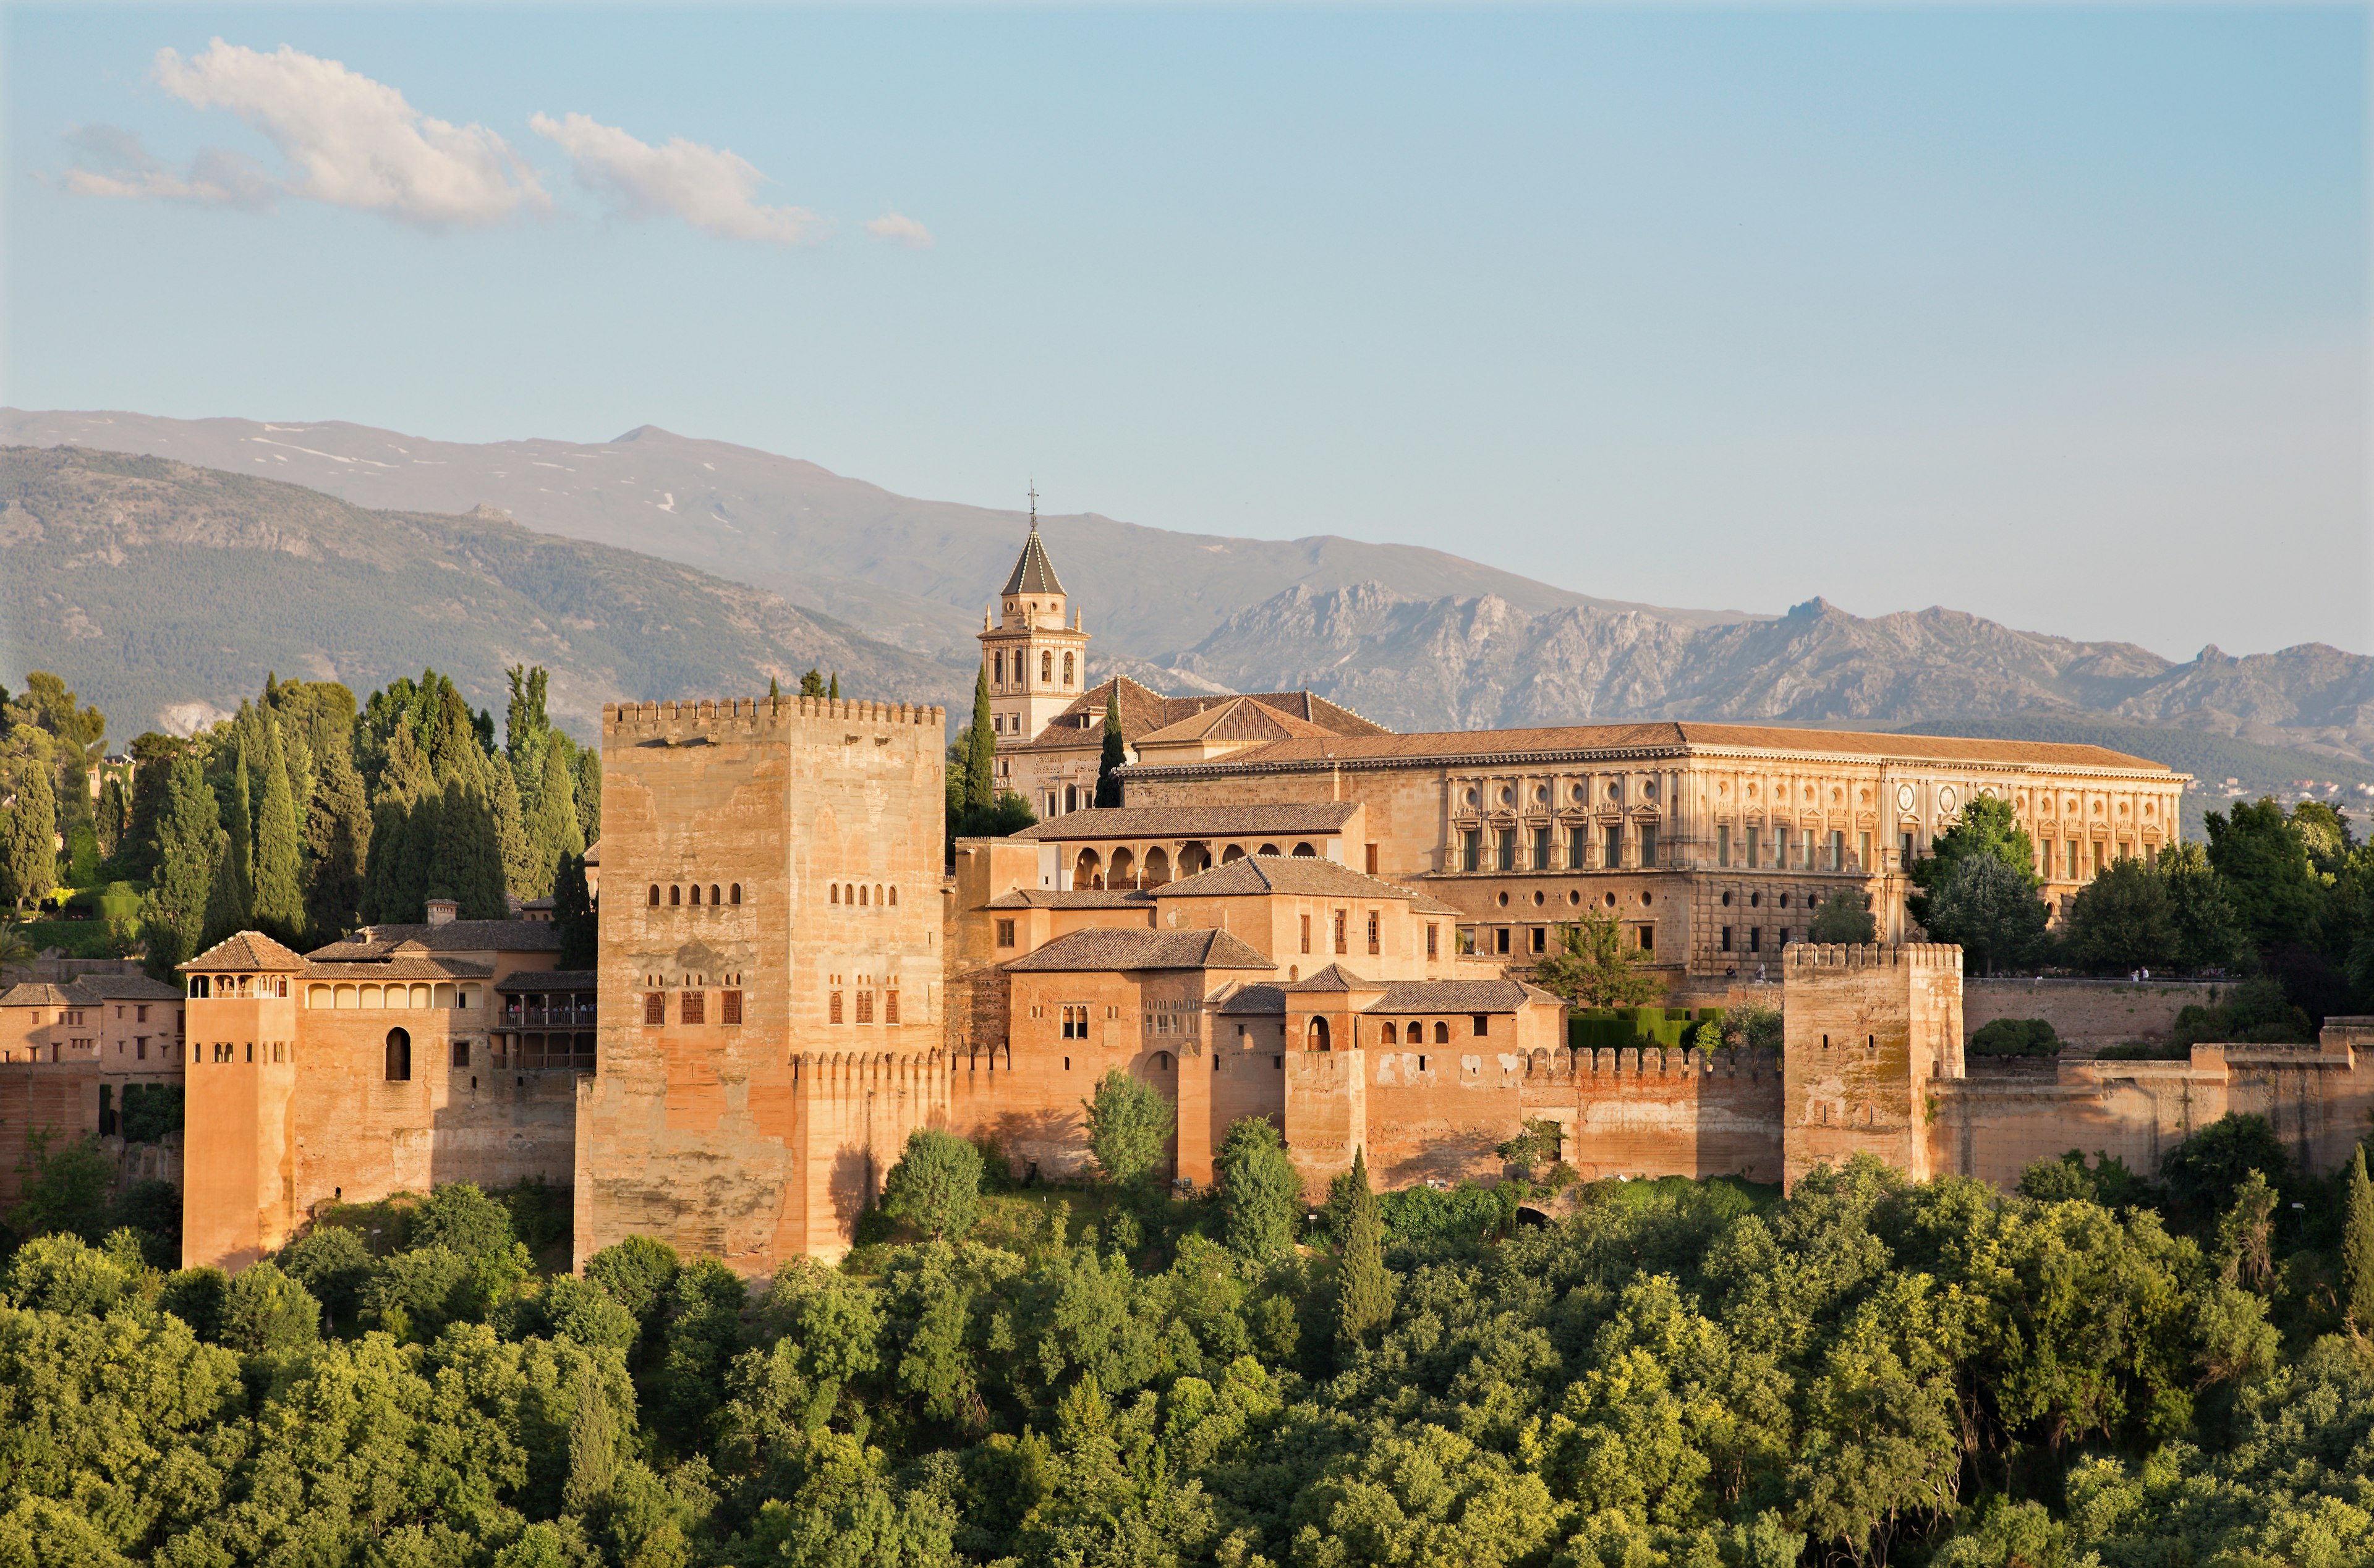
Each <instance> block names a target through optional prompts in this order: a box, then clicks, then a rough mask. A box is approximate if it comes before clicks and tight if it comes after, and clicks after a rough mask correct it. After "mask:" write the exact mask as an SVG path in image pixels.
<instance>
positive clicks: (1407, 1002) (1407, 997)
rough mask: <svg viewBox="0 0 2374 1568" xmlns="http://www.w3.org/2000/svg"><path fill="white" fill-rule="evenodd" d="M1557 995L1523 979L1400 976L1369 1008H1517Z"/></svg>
mask: <svg viewBox="0 0 2374 1568" xmlns="http://www.w3.org/2000/svg"><path fill="white" fill-rule="evenodd" d="M1557 1000H1558V999H1557V997H1556V996H1553V995H1552V994H1551V993H1549V992H1548V991H1545V990H1543V989H1540V988H1539V987H1537V986H1529V985H1526V984H1525V983H1524V982H1522V980H1396V981H1395V982H1393V984H1392V985H1389V986H1387V987H1386V988H1385V994H1384V998H1383V1000H1380V1001H1378V1002H1376V1003H1375V1004H1374V1005H1372V1006H1370V1007H1368V1008H1366V1009H1364V1010H1363V1011H1365V1012H1516V1011H1517V1009H1519V1008H1520V1007H1522V1006H1523V1005H1524V1004H1525V1003H1527V1002H1529V1001H1547V1002H1556V1001H1557Z"/></svg>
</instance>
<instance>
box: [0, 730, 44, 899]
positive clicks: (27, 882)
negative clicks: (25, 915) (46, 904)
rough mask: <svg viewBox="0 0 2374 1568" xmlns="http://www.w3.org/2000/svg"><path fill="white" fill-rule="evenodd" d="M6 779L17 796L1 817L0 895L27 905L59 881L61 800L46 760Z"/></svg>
mask: <svg viewBox="0 0 2374 1568" xmlns="http://www.w3.org/2000/svg"><path fill="white" fill-rule="evenodd" d="M5 783H6V787H7V788H8V789H10V790H13V792H14V798H13V799H12V800H11V801H9V802H8V803H7V815H6V820H5V821H0V898H6V899H7V901H8V902H9V903H10V904H12V905H23V904H25V903H27V902H29V901H32V900H38V899H41V898H45V897H47V896H48V895H49V893H50V890H51V889H52V888H53V887H55V886H56V885H57V871H58V856H57V831H58V827H57V801H56V797H55V796H54V795H53V793H52V791H51V789H50V770H49V768H48V766H46V765H45V764H44V765H37V766H26V767H23V768H21V769H20V770H19V771H18V775H17V777H16V778H13V779H9V780H6V781H5Z"/></svg>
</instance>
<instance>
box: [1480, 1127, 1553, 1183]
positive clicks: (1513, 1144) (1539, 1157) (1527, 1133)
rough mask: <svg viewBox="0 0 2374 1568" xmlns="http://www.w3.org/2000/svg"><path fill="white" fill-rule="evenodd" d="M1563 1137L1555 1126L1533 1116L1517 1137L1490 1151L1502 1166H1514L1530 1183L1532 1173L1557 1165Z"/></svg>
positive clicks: (1521, 1176)
mask: <svg viewBox="0 0 2374 1568" xmlns="http://www.w3.org/2000/svg"><path fill="white" fill-rule="evenodd" d="M1564 1137H1565V1132H1564V1129H1561V1128H1560V1127H1559V1126H1558V1124H1557V1123H1556V1122H1554V1121H1545V1120H1543V1119H1541V1118H1539V1117H1534V1118H1530V1119H1528V1120H1527V1121H1526V1122H1525V1123H1524V1126H1523V1129H1522V1130H1521V1131H1519V1132H1518V1134H1517V1136H1515V1137H1514V1138H1511V1139H1509V1140H1507V1141H1505V1142H1502V1143H1500V1144H1498V1145H1497V1146H1496V1147H1495V1148H1494V1149H1493V1151H1492V1152H1493V1153H1496V1154H1498V1155H1499V1156H1500V1158H1501V1160H1502V1162H1503V1163H1505V1164H1510V1165H1513V1166H1515V1167H1516V1171H1517V1175H1518V1176H1519V1177H1520V1178H1521V1179H1522V1180H1524V1181H1531V1180H1533V1179H1534V1172H1535V1171H1537V1170H1539V1169H1541V1168H1542V1167H1543V1166H1544V1165H1546V1164H1555V1163H1556V1162H1557V1157H1558V1145H1559V1142H1560V1141H1561V1140H1562V1139H1563V1138H1564Z"/></svg>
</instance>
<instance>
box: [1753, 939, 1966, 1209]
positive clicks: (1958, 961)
mask: <svg viewBox="0 0 2374 1568" xmlns="http://www.w3.org/2000/svg"><path fill="white" fill-rule="evenodd" d="M1781 972H1782V976H1783V985H1782V991H1781V1017H1782V1021H1783V1024H1784V1031H1783V1036H1782V1039H1783V1046H1782V1051H1781V1064H1780V1076H1781V1084H1782V1109H1781V1182H1782V1185H1783V1186H1784V1187H1786V1188H1793V1187H1794V1186H1795V1185H1796V1183H1797V1178H1798V1177H1799V1176H1803V1175H1804V1174H1805V1173H1806V1172H1807V1171H1809V1170H1811V1169H1813V1168H1814V1167H1815V1166H1816V1165H1819V1164H1832V1165H1836V1164H1845V1163H1846V1161H1847V1160H1848V1159H1850V1158H1851V1157H1852V1156H1853V1155H1855V1154H1858V1153H1869V1154H1875V1155H1877V1156H1878V1157H1879V1158H1881V1159H1883V1160H1885V1161H1886V1162H1887V1163H1888V1164H1891V1165H1893V1166H1895V1167H1896V1168H1897V1169H1898V1170H1900V1171H1902V1172H1904V1173H1905V1174H1906V1175H1907V1176H1911V1177H1912V1178H1913V1179H1914V1180H1916V1181H1922V1180H1926V1179H1927V1178H1928V1177H1929V1176H1931V1175H1932V1174H1933V1173H1932V1171H1931V1169H1930V1165H1931V1161H1930V1158H1929V1137H1928V1123H1929V1118H1930V1106H1929V1103H1928V1102H1929V1086H1930V1085H1931V1084H1932V1083H1933V1082H1937V1081H1938V1080H1940V1079H1954V1078H1959V1077H1961V1076H1962V950H1961V949H1960V948H1958V947H1955V946H1951V945H1948V944H1946V943H1943V942H1906V943H1903V944H1901V945H1897V946H1877V945H1875V946H1868V947H1857V946H1843V945H1836V944H1831V943H1816V942H1793V943H1792V944H1791V945H1790V947H1789V949H1788V951H1787V952H1786V953H1785V954H1782V956H1781Z"/></svg>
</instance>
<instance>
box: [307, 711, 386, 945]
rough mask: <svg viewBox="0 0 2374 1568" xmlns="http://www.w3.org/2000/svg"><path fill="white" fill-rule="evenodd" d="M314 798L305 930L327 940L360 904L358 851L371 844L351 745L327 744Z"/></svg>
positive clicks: (310, 813) (360, 858) (365, 804)
mask: <svg viewBox="0 0 2374 1568" xmlns="http://www.w3.org/2000/svg"><path fill="white" fill-rule="evenodd" d="M315 778H316V782H315V785H314V789H313V802H312V805H311V808H310V809H309V810H308V812H307V813H306V816H305V929H306V930H308V931H310V932H311V933H313V935H314V936H315V937H316V938H318V939H320V940H323V941H328V940H331V939H333V938H335V937H336V936H337V935H339V934H340V933H342V932H344V931H345V930H347V928H348V927H349V926H351V925H352V924H353V923H354V919H355V916H356V915H357V914H358V912H359V911H360V909H361V908H362V895H363V851H364V849H365V848H368V847H369V845H370V835H371V817H370V805H369V803H368V802H365V800H364V799H363V778H362V775H361V774H360V773H358V772H357V771H356V770H355V762H354V756H353V748H352V746H351V745H350V744H340V745H335V746H332V747H331V748H330V749H329V750H328V751H326V752H324V753H323V754H322V755H321V758H320V761H319V763H318V764H317V766H316V769H315Z"/></svg>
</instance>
